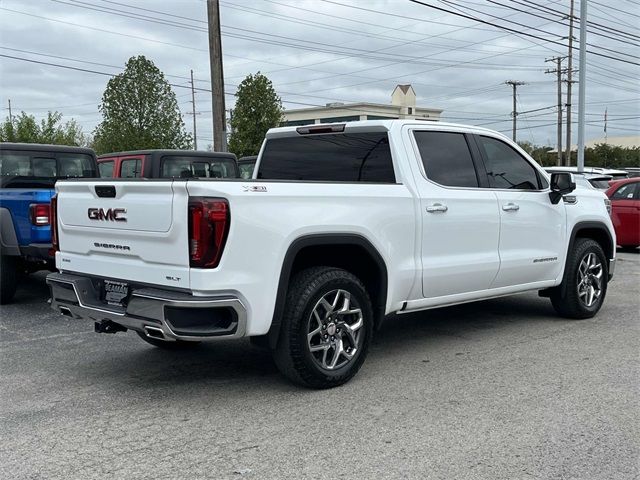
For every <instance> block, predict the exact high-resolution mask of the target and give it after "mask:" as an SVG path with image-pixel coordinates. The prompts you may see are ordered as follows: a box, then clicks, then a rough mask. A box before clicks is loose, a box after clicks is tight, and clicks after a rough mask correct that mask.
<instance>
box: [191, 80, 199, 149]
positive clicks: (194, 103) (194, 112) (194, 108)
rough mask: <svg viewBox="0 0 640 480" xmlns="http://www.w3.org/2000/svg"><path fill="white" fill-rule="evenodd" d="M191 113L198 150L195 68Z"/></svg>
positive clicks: (194, 147)
mask: <svg viewBox="0 0 640 480" xmlns="http://www.w3.org/2000/svg"><path fill="white" fill-rule="evenodd" d="M191 115H193V149H194V150H198V134H197V130H196V91H195V87H194V86H193V70H191Z"/></svg>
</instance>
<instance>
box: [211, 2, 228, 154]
mask: <svg viewBox="0 0 640 480" xmlns="http://www.w3.org/2000/svg"><path fill="white" fill-rule="evenodd" d="M207 22H208V24H209V64H210V67H211V97H212V98H211V106H212V110H213V112H212V116H213V149H214V151H217V152H226V151H227V119H226V112H225V106H224V73H223V70H222V40H221V37H220V5H219V3H218V0H207Z"/></svg>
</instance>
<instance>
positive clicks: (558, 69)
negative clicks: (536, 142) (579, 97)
mask: <svg viewBox="0 0 640 480" xmlns="http://www.w3.org/2000/svg"><path fill="white" fill-rule="evenodd" d="M564 58H565V57H553V58H549V59H546V60H545V62H556V68H555V69H553V70H549V69H547V70H546V71H545V72H544V73H555V74H557V83H558V127H557V129H558V146H557V149H558V160H557V162H556V164H557V166H559V167H561V166H562V60H563V59H564Z"/></svg>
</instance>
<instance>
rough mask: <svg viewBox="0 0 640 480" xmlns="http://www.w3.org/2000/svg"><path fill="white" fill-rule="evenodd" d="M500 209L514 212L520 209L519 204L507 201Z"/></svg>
mask: <svg viewBox="0 0 640 480" xmlns="http://www.w3.org/2000/svg"><path fill="white" fill-rule="evenodd" d="M502 210H504V211H505V212H515V211H517V210H520V205H518V204H516V203H511V202H509V203H506V204H504V205H503V206H502Z"/></svg>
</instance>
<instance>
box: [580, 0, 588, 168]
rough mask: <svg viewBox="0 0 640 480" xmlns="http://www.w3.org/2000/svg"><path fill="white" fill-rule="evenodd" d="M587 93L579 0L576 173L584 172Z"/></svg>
mask: <svg viewBox="0 0 640 480" xmlns="http://www.w3.org/2000/svg"><path fill="white" fill-rule="evenodd" d="M586 93H587V0H580V72H579V73H578V173H581V172H584V123H585V118H586V117H585V115H586V113H585V111H584V107H585V99H586Z"/></svg>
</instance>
